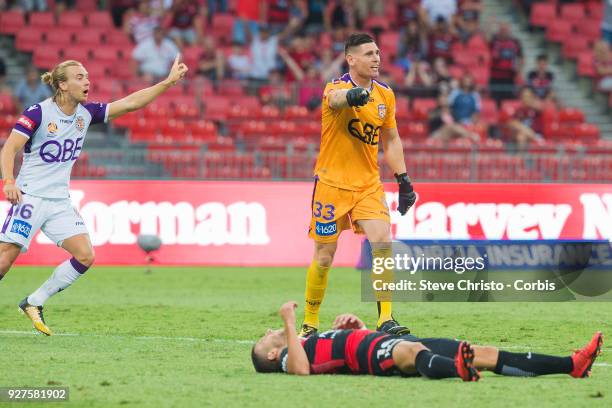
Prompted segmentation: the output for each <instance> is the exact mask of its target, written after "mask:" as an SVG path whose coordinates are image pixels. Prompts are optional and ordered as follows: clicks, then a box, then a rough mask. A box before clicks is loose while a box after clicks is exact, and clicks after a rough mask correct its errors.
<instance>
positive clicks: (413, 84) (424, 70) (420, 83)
mask: <svg viewBox="0 0 612 408" xmlns="http://www.w3.org/2000/svg"><path fill="white" fill-rule="evenodd" d="M404 85H405V86H407V87H408V88H415V89H413V90H412V92H414V93H416V94H418V95H419V96H423V95H424V92H425V91H427V92H429V90H430V89H433V88H432V87H433V85H434V81H433V78H432V74H431V68H430V66H429V64H428V63H427V61H425V60H417V61H413V62H412V64H410V69H409V70H408V73H407V74H406V77H405V78H404ZM419 88H420V89H419Z"/></svg>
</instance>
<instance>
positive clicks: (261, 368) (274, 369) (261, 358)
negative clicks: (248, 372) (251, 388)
mask: <svg viewBox="0 0 612 408" xmlns="http://www.w3.org/2000/svg"><path fill="white" fill-rule="evenodd" d="M255 347H257V343H255V345H254V346H253V348H252V349H251V360H252V361H253V367H255V371H257V372H258V373H278V372H280V371H281V364H280V361H275V360H268V359H267V358H266V356H265V355H260V354H257V352H256V351H255ZM262 354H263V353H262Z"/></svg>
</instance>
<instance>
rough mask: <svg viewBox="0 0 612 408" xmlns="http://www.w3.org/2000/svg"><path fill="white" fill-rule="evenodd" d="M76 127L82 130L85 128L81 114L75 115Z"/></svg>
mask: <svg viewBox="0 0 612 408" xmlns="http://www.w3.org/2000/svg"><path fill="white" fill-rule="evenodd" d="M75 122H76V128H77V129H78V130H79V131H80V132H82V131H83V129H85V119H83V117H82V116H77V118H76V121H75Z"/></svg>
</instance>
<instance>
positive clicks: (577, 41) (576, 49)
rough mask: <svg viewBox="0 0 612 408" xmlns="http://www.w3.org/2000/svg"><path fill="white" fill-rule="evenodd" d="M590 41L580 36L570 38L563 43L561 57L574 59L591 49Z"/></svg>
mask: <svg viewBox="0 0 612 408" xmlns="http://www.w3.org/2000/svg"><path fill="white" fill-rule="evenodd" d="M591 42H592V41H591V40H590V39H589V38H587V37H582V36H571V37H569V38H567V39H566V40H565V42H564V43H563V56H564V57H565V58H571V59H576V58H578V55H580V54H581V53H582V52H584V51H588V50H589V49H590V48H591Z"/></svg>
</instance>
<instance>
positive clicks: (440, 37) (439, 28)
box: [427, 16, 455, 62]
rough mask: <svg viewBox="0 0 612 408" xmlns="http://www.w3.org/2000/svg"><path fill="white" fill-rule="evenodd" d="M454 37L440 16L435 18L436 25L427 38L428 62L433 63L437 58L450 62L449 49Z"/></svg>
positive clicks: (450, 54)
mask: <svg viewBox="0 0 612 408" xmlns="http://www.w3.org/2000/svg"><path fill="white" fill-rule="evenodd" d="M454 40H455V36H454V35H453V34H452V33H451V32H450V28H449V24H448V22H447V21H446V20H445V19H444V17H442V16H438V17H436V23H435V24H434V26H433V27H432V29H431V32H430V33H429V38H428V46H429V47H428V48H429V49H428V52H427V57H428V59H429V61H434V60H435V59H436V58H438V57H442V58H444V59H446V61H447V62H450V61H451V60H452V53H451V47H452V45H453V41H454Z"/></svg>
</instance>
